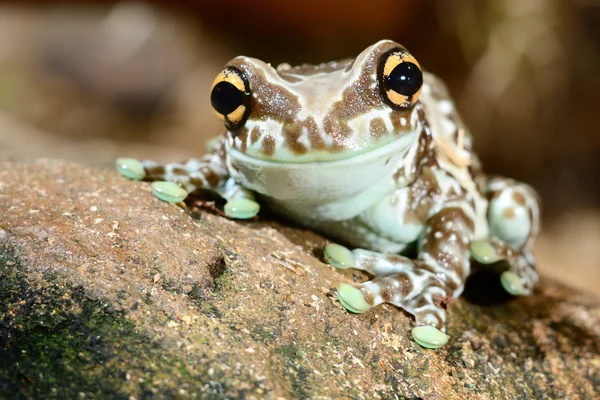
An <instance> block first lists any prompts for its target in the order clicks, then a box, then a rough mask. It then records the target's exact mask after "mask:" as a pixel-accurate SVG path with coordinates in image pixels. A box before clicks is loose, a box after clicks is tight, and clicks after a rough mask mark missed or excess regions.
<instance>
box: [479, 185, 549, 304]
mask: <svg viewBox="0 0 600 400" xmlns="http://www.w3.org/2000/svg"><path fill="white" fill-rule="evenodd" d="M487 197H488V200H489V207H488V213H487V218H488V223H489V227H490V238H489V239H486V240H480V241H476V242H473V243H472V244H471V253H472V255H473V258H475V259H476V260H477V261H479V262H480V263H483V264H491V263H495V262H497V261H500V260H505V261H506V262H507V263H508V266H509V269H508V271H505V272H503V273H502V275H501V276H500V281H501V283H502V286H503V287H504V289H505V290H506V291H507V292H508V293H510V294H512V295H514V296H519V295H528V294H531V292H532V291H533V287H534V286H535V284H536V282H537V281H538V274H537V272H536V270H535V258H534V256H533V254H532V253H531V246H532V245H533V242H534V240H535V238H536V236H537V234H538V232H539V225H540V211H539V210H540V206H539V200H538V196H537V194H536V193H535V191H534V190H533V189H532V188H531V187H530V186H529V185H526V184H523V183H520V182H517V181H514V180H512V179H508V178H501V177H495V178H492V179H490V180H489V182H488V185H487Z"/></svg>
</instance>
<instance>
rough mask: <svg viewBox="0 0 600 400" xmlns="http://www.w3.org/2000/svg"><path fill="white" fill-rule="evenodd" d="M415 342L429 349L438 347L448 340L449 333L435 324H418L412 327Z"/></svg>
mask: <svg viewBox="0 0 600 400" xmlns="http://www.w3.org/2000/svg"><path fill="white" fill-rule="evenodd" d="M412 337H413V339H415V342H417V343H418V344H420V345H421V346H423V347H425V348H428V349H437V348H439V347H442V346H443V345H445V344H446V343H447V342H448V335H446V334H445V333H444V332H442V331H440V330H439V329H438V328H436V327H434V326H429V325H425V326H416V327H414V328H413V329H412Z"/></svg>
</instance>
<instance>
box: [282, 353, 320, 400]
mask: <svg viewBox="0 0 600 400" xmlns="http://www.w3.org/2000/svg"><path fill="white" fill-rule="evenodd" d="M273 353H274V354H276V355H277V356H279V357H281V358H282V359H283V360H284V361H285V366H286V370H285V375H284V376H282V379H284V380H287V381H288V382H289V384H290V389H291V392H292V393H293V395H294V396H293V397H294V398H296V399H308V398H310V397H311V396H310V393H307V391H306V389H307V388H311V387H312V386H313V385H312V382H311V381H310V378H311V374H310V370H309V369H308V368H306V367H305V366H303V365H302V356H301V352H300V351H299V350H298V347H297V346H296V344H295V343H285V344H283V345H281V346H279V347H275V348H274V349H273Z"/></svg>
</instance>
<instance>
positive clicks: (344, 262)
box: [324, 243, 354, 269]
mask: <svg viewBox="0 0 600 400" xmlns="http://www.w3.org/2000/svg"><path fill="white" fill-rule="evenodd" d="M324 253H325V254H324V256H325V262H327V263H328V264H330V265H332V266H334V267H336V268H339V269H347V268H351V267H353V266H354V255H353V254H352V252H351V251H350V250H348V249H347V248H345V247H344V246H340V245H339V244H335V243H330V244H328V245H327V246H325V251H324Z"/></svg>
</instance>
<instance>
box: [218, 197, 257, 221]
mask: <svg viewBox="0 0 600 400" xmlns="http://www.w3.org/2000/svg"><path fill="white" fill-rule="evenodd" d="M259 211H260V205H259V204H258V203H257V202H255V201H253V200H249V199H237V200H231V201H228V202H227V204H225V215H227V216H228V217H230V218H235V219H248V218H252V217H255V216H256V214H258V212H259Z"/></svg>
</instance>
